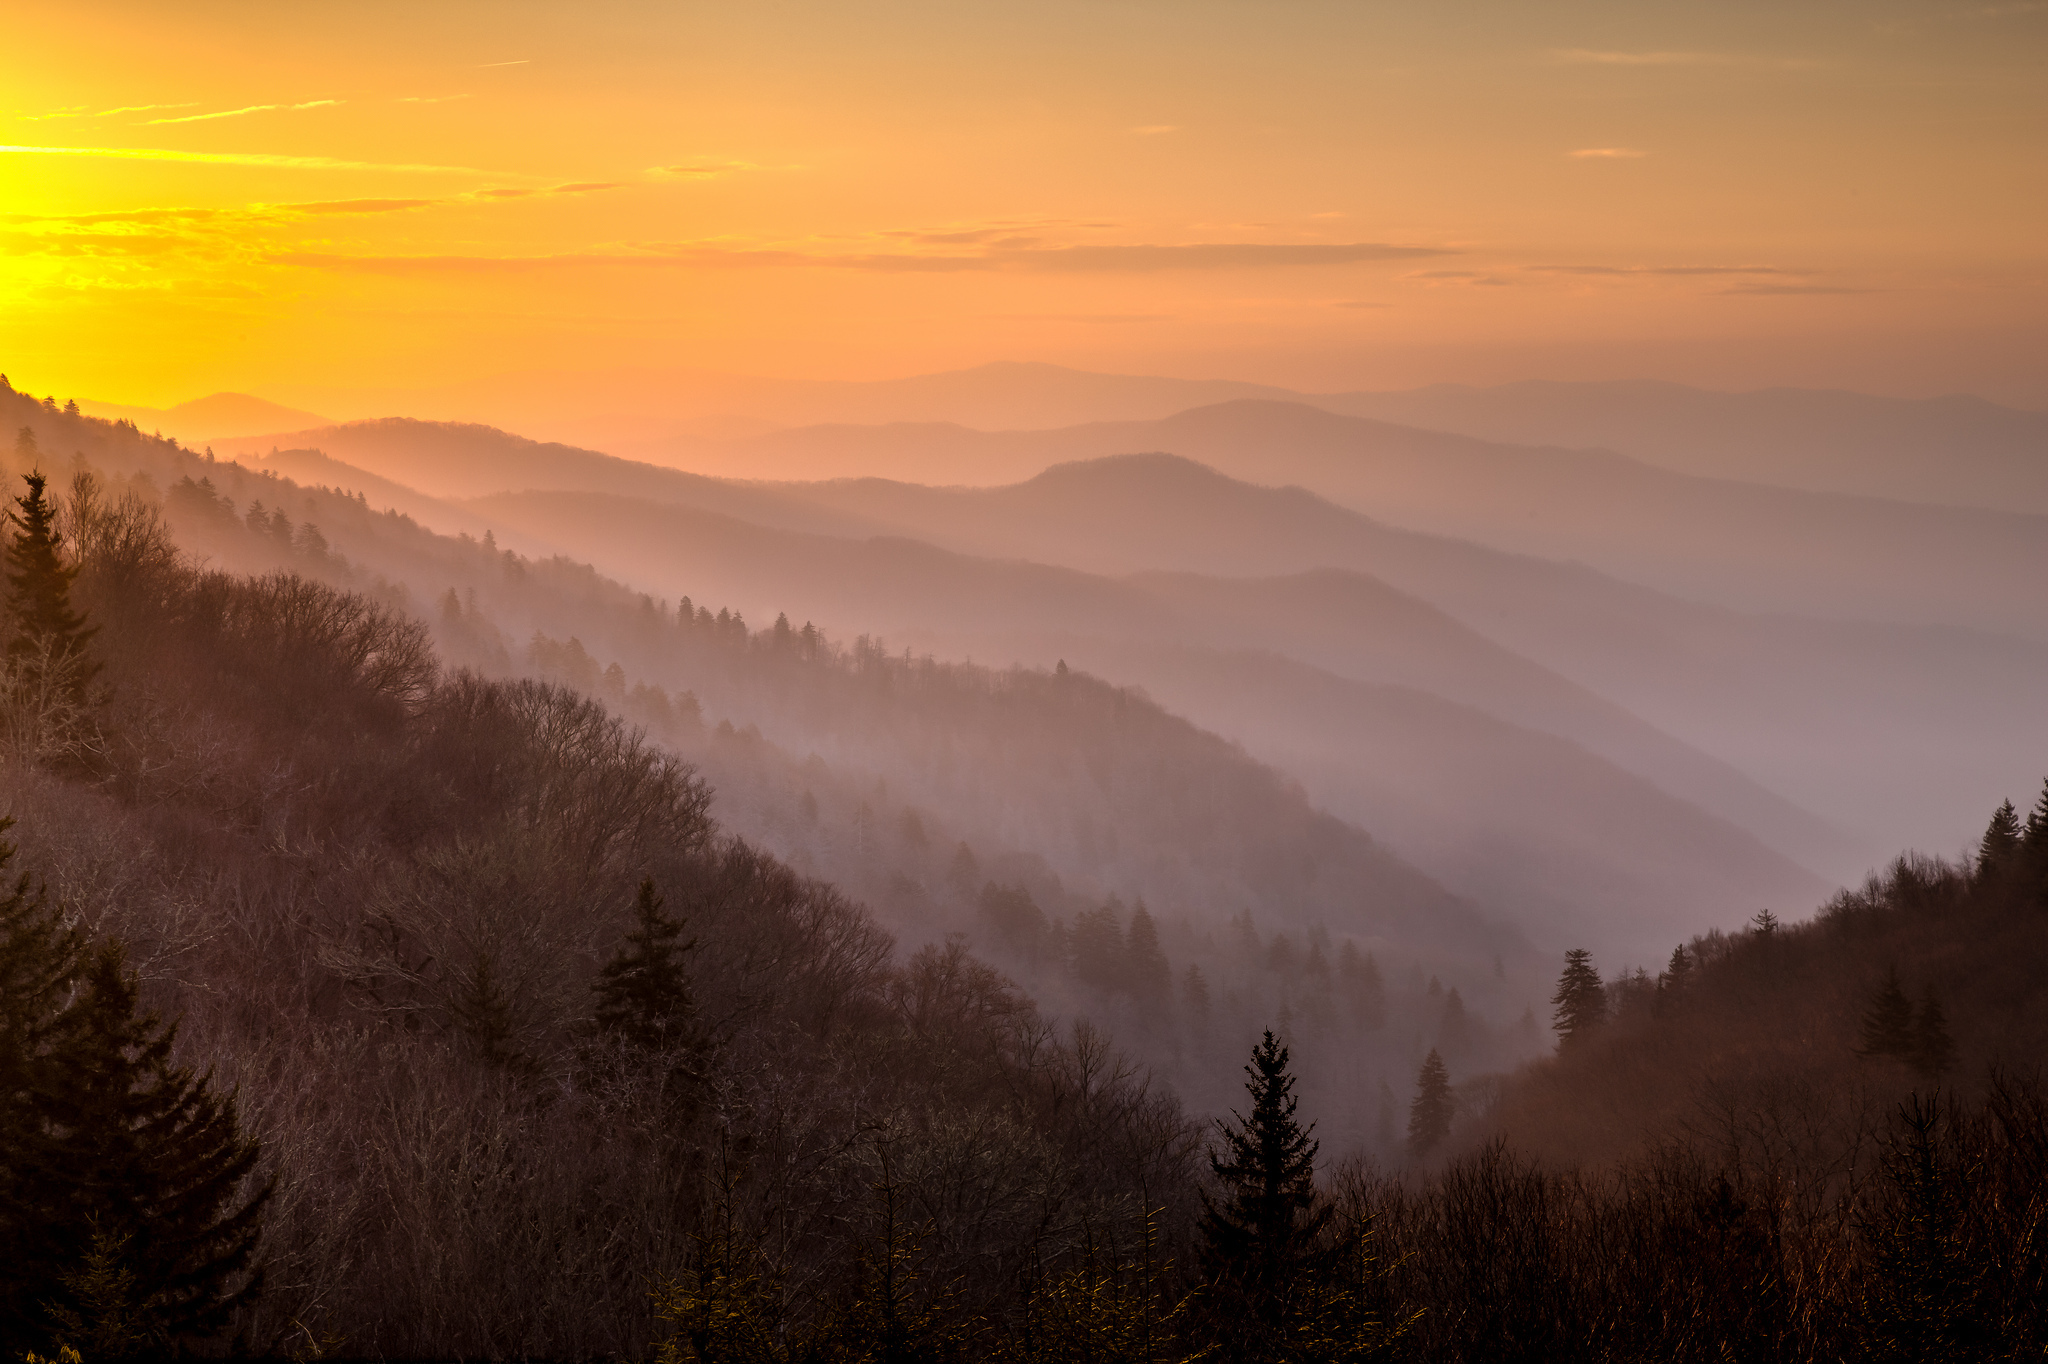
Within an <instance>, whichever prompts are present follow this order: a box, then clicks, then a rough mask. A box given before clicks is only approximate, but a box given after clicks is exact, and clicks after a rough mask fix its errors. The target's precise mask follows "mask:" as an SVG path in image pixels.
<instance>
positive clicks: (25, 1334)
mask: <svg viewBox="0 0 2048 1364" xmlns="http://www.w3.org/2000/svg"><path fill="white" fill-rule="evenodd" d="M5 851H6V853H8V854H11V851H12V850H11V849H6V850H5ZM4 860H5V858H4V856H0V862H4ZM0 963H4V965H0V971H4V972H5V974H6V975H7V977H8V981H7V983H8V984H9V985H10V986H13V985H14V984H16V983H17V982H20V983H26V984H27V985H29V986H30V987H31V989H30V992H29V993H28V994H26V995H23V996H16V995H14V994H13V992H12V990H10V991H9V992H8V994H7V995H6V997H5V999H6V1009H5V1014H6V1018H5V1025H4V1026H5V1029H6V1032H5V1036H4V1037H0V1074H4V1076H5V1081H4V1082H5V1085H6V1089H7V1092H6V1093H5V1095H4V1096H0V1097H4V1100H5V1103H4V1108H5V1110H6V1115H5V1117H4V1119H0V1141H4V1143H5V1146H4V1149H0V1238H4V1241H5V1244H6V1246H7V1254H6V1255H5V1256H0V1262H4V1263H5V1264H6V1265H7V1266H8V1268H6V1269H5V1270H0V1343H4V1344H5V1346H6V1347H7V1348H9V1349H10V1350H22V1349H41V1350H44V1351H46V1352H53V1351H54V1347H55V1343H56V1341H57V1340H58V1339H60V1338H62V1339H64V1340H69V1341H76V1342H79V1343H84V1344H87V1345H88V1346H91V1347H93V1348H96V1349H97V1350H98V1351H99V1353H100V1354H101V1355H107V1354H109V1353H110V1352H111V1353H119V1352H121V1351H127V1352H130V1353H134V1352H138V1351H143V1350H148V1351H151V1352H164V1351H167V1350H169V1349H171V1348H173V1347H175V1346H177V1345H178V1344H179V1343H180V1342H182V1341H187V1340H191V1339H203V1338H205V1337H208V1336H212V1335H216V1334H218V1333H219V1332H220V1331H221V1330H222V1329H223V1328H224V1327H225V1326H226V1324H227V1321H228V1318H229V1315H230V1314H231V1313H232V1312H233V1310H234V1309H235V1308H236V1307H237V1306H238V1305H239V1304H241V1303H242V1302H244V1301H246V1300H247V1299H248V1298H249V1297H250V1296H252V1295H253V1294H254V1293H255V1292H256V1290H257V1288H258V1286H259V1283H260V1279H261V1274H260V1272H258V1271H257V1270H256V1268H255V1265H254V1257H255V1252H256V1244H257V1238H258V1235H259V1232H260V1225H261V1219H262V1215H263V1209H264V1206H265V1205H266V1203H267V1202H268V1200H269V1196H270V1191H269V1188H268V1187H267V1186H266V1187H262V1188H257V1189H254V1190H253V1191H251V1190H250V1187H249V1186H250V1181H251V1177H252V1175H253V1172H254V1170H255V1168H256V1164H257V1160H258V1155H259V1152H258V1149H257V1146H256V1143H255V1142H253V1141H251V1140H249V1139H248V1138H247V1137H246V1136H244V1135H243V1133H242V1131H241V1129H240V1125H239V1122H238V1119H237V1117H236V1112H235V1103H234V1100H233V1098H232V1097H226V1096H221V1095H219V1094H216V1093H215V1092H214V1090H213V1086H212V1081H211V1077H209V1076H204V1075H196V1074H194V1073H193V1071H192V1070H191V1069H190V1068H188V1067H184V1066H180V1065H178V1064H176V1063H175V1062H174V1061H173V1060H172V1054H173V1049H174V1047H175V1043H176V1036H177V1030H176V1027H175V1026H167V1025H165V1024H164V1023H163V1022H162V1021H161V1020H160V1019H159V1018H158V1017H157V1016H156V1015H155V1014H154V1013H151V1012H149V1011H147V1010H146V1009H144V1008H143V1007H142V1003H141V999H140V991H139V985H138V983H137V981H136V978H135V976H134V974H133V973H132V972H130V971H129V970H128V969H127V966H126V963H125V961H124V959H123V957H122V953H121V950H120V948H119V947H118V946H115V945H113V944H106V945H102V946H101V947H100V948H98V949H97V950H96V951H93V952H92V953H90V954H82V953H81V952H80V951H79V950H78V942H77V939H76V938H75V936H74V935H72V934H70V933H69V932H68V931H66V930H64V929H62V928H61V927H56V926H54V925H53V922H52V916H51V915H50V913H49V911H48V909H47V907H46V906H44V905H43V904H42V903H41V901H40V897H37V896H30V895H29V894H28V893H27V889H26V887H25V886H24V885H21V884H19V883H17V886H16V888H15V892H14V894H13V895H11V896H10V897H9V898H8V900H7V901H6V902H5V903H4V904H0ZM53 983H55V984H56V988H52V986H53Z"/></svg>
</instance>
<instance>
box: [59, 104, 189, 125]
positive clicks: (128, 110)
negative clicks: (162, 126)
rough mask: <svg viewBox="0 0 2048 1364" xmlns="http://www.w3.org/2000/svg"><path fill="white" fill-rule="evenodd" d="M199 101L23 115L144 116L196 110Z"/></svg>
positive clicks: (66, 116) (126, 105)
mask: <svg viewBox="0 0 2048 1364" xmlns="http://www.w3.org/2000/svg"><path fill="white" fill-rule="evenodd" d="M198 107H199V101H197V100H188V101H186V102H185V103H183V104H124V105H122V106H120V107H119V108H117V109H100V110H96V111H92V112H88V111H87V109H86V106H85V105H83V104H79V105H74V106H73V107H71V108H69V109H57V110H53V111H51V112H50V113H47V114H24V115H23V117H24V118H26V119H28V120H30V121H32V122H33V121H39V120H42V119H47V118H112V117H113V116H114V115H116V114H146V113H149V112H151V111H153V110H156V109H197V108H198Z"/></svg>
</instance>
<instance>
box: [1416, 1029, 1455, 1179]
mask: <svg viewBox="0 0 2048 1364" xmlns="http://www.w3.org/2000/svg"><path fill="white" fill-rule="evenodd" d="M1453 1108H1454V1104H1453V1102H1452V1099H1451V1072H1450V1071H1449V1070H1448V1069H1446V1068H1445V1066H1444V1058H1443V1057H1441V1056H1439V1055H1437V1054H1436V1050H1435V1049H1434V1048H1432V1049H1431V1050H1430V1053H1429V1055H1428V1056H1426V1057H1424V1058H1423V1062H1422V1069H1421V1071H1420V1072H1419V1073H1417V1075H1416V1077H1415V1101H1414V1102H1413V1103H1411V1104H1410V1105H1409V1106H1408V1158H1409V1159H1410V1160H1421V1159H1422V1158H1423V1157H1424V1156H1427V1155H1428V1154H1429V1153H1430V1152H1431V1151H1434V1150H1435V1149H1436V1148H1437V1147H1438V1146H1439V1145H1441V1144H1442V1142H1443V1139H1444V1138H1445V1137H1448V1136H1449V1135H1450V1134H1451V1113H1452V1111H1453Z"/></svg>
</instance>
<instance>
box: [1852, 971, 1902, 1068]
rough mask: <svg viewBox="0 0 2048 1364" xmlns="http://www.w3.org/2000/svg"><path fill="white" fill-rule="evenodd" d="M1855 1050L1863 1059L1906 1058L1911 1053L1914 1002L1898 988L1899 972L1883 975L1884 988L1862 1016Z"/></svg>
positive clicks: (1882, 987)
mask: <svg viewBox="0 0 2048 1364" xmlns="http://www.w3.org/2000/svg"><path fill="white" fill-rule="evenodd" d="M1857 1050H1858V1051H1859V1052H1860V1053H1862V1054H1863V1055H1865V1056H1908V1055H1911V1054H1912V1051H1913V1001H1912V1000H1910V999H1908V998H1906V990H1905V987H1904V986H1902V985H1901V984H1899V968H1898V967H1897V966H1892V967H1890V968H1888V969H1887V970H1886V971H1885V975H1884V984H1882V985H1880V986H1878V987H1877V992H1876V993H1875V994H1873V995H1872V996H1871V1000H1870V1007H1869V1008H1868V1009H1866V1010H1864V1013H1863V1041H1862V1045H1861V1046H1860V1047H1858V1048H1857Z"/></svg>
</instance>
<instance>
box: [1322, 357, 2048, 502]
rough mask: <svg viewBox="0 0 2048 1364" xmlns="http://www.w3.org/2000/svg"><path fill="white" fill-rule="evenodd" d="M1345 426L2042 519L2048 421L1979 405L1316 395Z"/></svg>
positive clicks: (1610, 388) (1808, 396)
mask: <svg viewBox="0 0 2048 1364" xmlns="http://www.w3.org/2000/svg"><path fill="white" fill-rule="evenodd" d="M1308 401H1310V402H1313V403H1315V404H1316V405H1317V406H1320V407H1325V408H1328V409H1329V410H1331V411H1333V412H1343V413H1347V414H1349V415H1352V416H1361V417H1374V418H1378V419H1379V420H1381V421H1391V422H1401V423H1404V424H1406V425H1409V426H1424V427H1428V428H1430V429H1431V430H1436V431H1453V432H1458V433H1460V434H1463V435H1468V436H1477V437H1480V438H1482V439H1485V440H1496V441H1505V442H1510V443H1513V444H1531V445H1571V446H1581V447H1584V446H1598V447H1603V448H1605V449H1609V450H1618V451H1621V452H1623V453H1625V454H1629V455H1632V456H1634V457H1635V458H1637V459H1642V460H1647V461H1648V462H1650V463H1652V464H1658V465H1662V466H1664V467H1665V468H1668V469H1674V470H1677V471H1679V472H1681V473H1689V474H1697V475H1699V476H1701V477H1703V478H1733V479H1743V480H1746V481H1749V482H1754V483H1769V484H1775V485H1778V486H1780V487H1787V488H1803V489H1807V490H1809V491H1813V492H1836V493H1854V494H1861V495H1864V496H1871V497H1887V498H1896V499H1898V500H1901V501H1907V502H1929V503H1936V504H1944V505H1950V506H1972V507H1990V508H1994V509H1996V510H2000V511H2023V512H2032V513H2036V514H2039V513H2048V413H2043V412H2030V411H2024V410H2021V409H2017V408H2011V407H2001V406H2000V405H1998V404H1996V403H1991V402H1987V401H1985V400H1984V399H1982V398H1974V397H1970V396H1967V395H1964V394H1955V395H1951V396H1949V397H1943V398H1886V397H1877V396H1873V395H1870V394H1863V393H1845V392H1840V391H1829V390H1815V389H1789V388H1781V389H1762V390H1758V391H1755V392H1748V393H1720V392H1714V391H1711V390H1707V389H1699V388H1688V387H1686V386H1685V385H1683V384H1671V383H1650V382H1644V381H1634V382H1612V383H1555V382H1548V381H1543V380H1530V381H1528V382H1525V383H1518V384H1503V385H1500V386H1498V387H1494V388H1474V387H1471V386H1469V385H1464V384H1437V385H1432V386H1431V387H1428V388H1421V389H1413V390H1410V391H1407V392H1400V393H1343V394H1323V395H1318V396H1316V397H1313V398H1310V399H1308Z"/></svg>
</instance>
